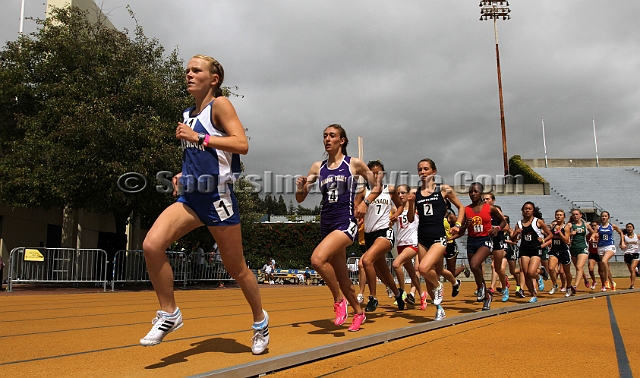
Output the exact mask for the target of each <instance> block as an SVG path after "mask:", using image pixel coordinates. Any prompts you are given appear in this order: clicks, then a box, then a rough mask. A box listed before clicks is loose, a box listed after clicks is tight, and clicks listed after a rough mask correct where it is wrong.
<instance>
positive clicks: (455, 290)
mask: <svg viewBox="0 0 640 378" xmlns="http://www.w3.org/2000/svg"><path fill="white" fill-rule="evenodd" d="M460 284H461V282H460V280H456V285H455V286H451V296H452V297H455V296H457V295H458V294H459V293H460Z"/></svg>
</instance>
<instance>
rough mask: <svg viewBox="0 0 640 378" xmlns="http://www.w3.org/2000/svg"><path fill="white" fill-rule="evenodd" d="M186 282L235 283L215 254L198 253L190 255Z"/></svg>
mask: <svg viewBox="0 0 640 378" xmlns="http://www.w3.org/2000/svg"><path fill="white" fill-rule="evenodd" d="M188 261H189V265H188V266H187V273H186V280H187V281H188V282H205V281H233V278H231V276H230V275H229V273H227V270H226V269H225V267H224V264H222V260H216V257H215V255H214V254H213V253H210V252H198V253H191V254H189V258H188Z"/></svg>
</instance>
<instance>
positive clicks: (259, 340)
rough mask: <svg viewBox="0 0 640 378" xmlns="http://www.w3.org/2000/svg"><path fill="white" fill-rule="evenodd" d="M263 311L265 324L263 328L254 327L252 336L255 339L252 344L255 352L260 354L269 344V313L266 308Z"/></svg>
mask: <svg viewBox="0 0 640 378" xmlns="http://www.w3.org/2000/svg"><path fill="white" fill-rule="evenodd" d="M262 312H263V313H264V320H265V325H264V327H262V328H259V329H255V328H254V329H253V337H252V338H251V340H252V341H253V345H252V346H251V351H252V352H253V354H260V353H262V352H264V351H265V349H267V347H268V346H269V314H267V312H266V311H265V310H262Z"/></svg>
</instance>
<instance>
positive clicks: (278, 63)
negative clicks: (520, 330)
mask: <svg viewBox="0 0 640 378" xmlns="http://www.w3.org/2000/svg"><path fill="white" fill-rule="evenodd" d="M26 1H27V7H26V14H27V16H32V17H43V16H44V11H45V9H44V5H43V0H26ZM478 2H479V1H478V0H456V1H428V0H427V1H425V0H415V1H414V0H396V1H360V0H359V1H356V0H351V1H336V0H323V1H315V0H306V1H281V0H267V1H239V0H235V1H210V0H188V1H187V0H185V1H175V0H133V1H132V0H129V1H126V0H103V1H102V2H101V3H100V2H99V4H101V5H102V7H103V9H104V10H105V12H106V13H107V14H108V16H109V18H110V20H111V21H112V22H113V24H114V25H115V26H116V27H118V28H129V29H133V28H134V26H135V24H134V22H133V21H132V20H131V18H129V16H128V13H127V10H126V9H125V6H126V5H127V4H130V5H131V7H132V8H133V10H134V12H135V13H136V17H137V19H138V21H139V23H140V25H141V26H142V27H143V28H144V31H145V34H146V35H147V36H149V37H155V38H157V39H158V40H159V41H160V42H161V43H162V44H163V45H164V46H165V48H166V49H167V50H171V49H173V48H176V47H177V48H178V49H179V51H180V56H181V57H182V58H183V59H184V60H188V59H189V57H190V56H192V55H194V54H196V53H205V54H208V55H211V56H214V57H215V58H216V59H218V60H219V61H220V62H221V63H222V65H223V66H224V68H225V73H226V78H225V83H226V84H227V85H237V86H239V90H238V91H239V93H242V94H243V95H244V96H245V97H244V98H243V99H234V100H232V101H233V103H234V104H235V106H236V109H237V111H238V114H239V116H240V119H241V120H242V122H243V124H244V125H245V127H247V128H248V129H249V132H248V134H249V135H250V136H251V142H250V152H249V154H248V155H247V156H245V157H244V158H243V161H244V163H245V167H246V171H247V172H248V173H255V174H262V173H263V172H264V171H273V172H274V173H275V174H306V173H307V171H308V169H309V167H310V166H311V164H312V163H313V162H314V161H316V160H320V159H321V158H322V154H323V147H322V131H323V129H324V127H325V126H327V125H329V124H331V123H340V124H342V125H343V126H344V127H345V129H346V130H347V133H348V136H349V138H350V145H349V148H348V150H349V153H350V154H351V155H355V156H357V136H358V135H360V136H363V137H364V148H365V160H370V159H380V160H381V161H382V162H383V163H385V166H386V169H387V171H390V170H408V171H410V172H411V173H415V170H416V163H417V161H418V160H420V159H421V158H423V157H431V158H432V159H434V160H435V161H436V163H437V164H438V170H439V173H440V174H441V175H443V176H444V177H445V180H451V178H452V177H453V175H454V174H455V172H457V171H462V170H468V171H471V172H473V173H474V174H476V175H477V174H489V175H496V174H500V173H501V172H502V147H501V146H502V144H501V132H500V117H499V115H500V114H499V102H498V85H497V75H496V60H495V42H494V37H493V25H492V24H493V23H492V22H491V21H482V22H481V21H479V20H478V19H479V15H480V10H479V7H478ZM639 15H640V2H639V1H637V0H619V1H606V2H605V1H593V0H563V1H558V0H556V1H551V0H538V1H531V0H526V1H525V0H514V1H511V16H512V19H511V20H509V21H502V20H500V21H499V22H498V28H499V37H500V40H499V41H500V58H501V66H502V82H503V89H504V104H505V119H506V127H507V142H508V156H509V157H511V156H512V155H514V154H519V155H521V156H522V157H523V158H534V157H539V158H542V157H543V156H544V153H543V144H542V128H541V118H544V122H545V127H546V132H547V148H548V156H549V157H550V158H554V157H567V158H584V157H594V156H595V151H594V139H593V131H592V117H595V121H596V127H597V132H598V134H597V137H598V152H599V156H600V157H601V158H605V157H638V156H639V152H638V151H640V148H639V146H640V137H639V132H640V127H639V126H640V106H639V104H640V85H639V79H640V22H638V16H639ZM19 16H20V0H2V12H1V13H0V25H1V26H0V41H2V42H3V44H4V43H5V42H6V41H8V40H12V39H15V38H16V36H17V31H18V25H19ZM34 28H35V24H34V23H33V21H26V22H25V31H26V32H29V31H33V30H34ZM307 202H309V201H305V204H304V205H305V206H312V205H314V204H312V203H307Z"/></svg>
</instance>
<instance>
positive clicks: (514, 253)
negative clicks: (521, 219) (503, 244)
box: [507, 245, 518, 261]
mask: <svg viewBox="0 0 640 378" xmlns="http://www.w3.org/2000/svg"><path fill="white" fill-rule="evenodd" d="M507 260H509V261H516V260H518V246H517V245H514V246H509V247H507Z"/></svg>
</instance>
